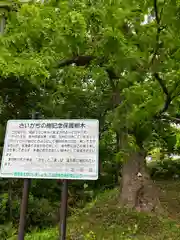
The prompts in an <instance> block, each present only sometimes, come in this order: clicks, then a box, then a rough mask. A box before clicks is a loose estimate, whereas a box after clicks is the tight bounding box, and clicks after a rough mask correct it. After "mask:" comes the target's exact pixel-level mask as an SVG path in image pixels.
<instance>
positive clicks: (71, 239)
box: [11, 181, 180, 240]
mask: <svg viewBox="0 0 180 240" xmlns="http://www.w3.org/2000/svg"><path fill="white" fill-rule="evenodd" d="M157 185H158V186H159V187H160V189H161V190H160V200H161V203H162V205H163V207H164V209H165V210H164V215H159V216H157V215H153V214H152V215H147V214H143V213H137V212H133V211H127V210H125V209H122V208H121V207H120V205H119V203H118V198H119V191H118V189H114V190H110V191H106V192H104V193H103V194H100V195H99V196H98V197H97V198H96V199H95V200H94V201H93V202H92V203H90V204H88V205H87V206H86V208H84V209H83V210H81V211H79V210H77V211H76V214H75V215H73V216H72V217H70V218H69V219H68V226H67V227H68V237H67V240H81V239H82V240H95V239H97V240H105V239H107V240H116V239H117V240H131V239H133V240H156V239H157V240H166V239H167V240H177V239H180V181H161V182H157ZM42 221H43V219H42ZM57 236H58V229H49V230H44V231H42V232H33V233H31V234H29V235H27V236H26V238H25V239H26V240H57ZM11 239H13V238H11ZM15 239H16V238H15Z"/></svg>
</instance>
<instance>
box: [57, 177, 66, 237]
mask: <svg viewBox="0 0 180 240" xmlns="http://www.w3.org/2000/svg"><path fill="white" fill-rule="evenodd" d="M67 208H68V180H66V179H65V180H63V185H62V195H61V211H60V227H59V230H60V232H59V235H60V240H65V239H66V225H67V223H66V219H67Z"/></svg>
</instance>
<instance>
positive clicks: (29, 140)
mask: <svg viewBox="0 0 180 240" xmlns="http://www.w3.org/2000/svg"><path fill="white" fill-rule="evenodd" d="M98 155H99V122H98V120H79V119H75V120H73V119H71V120H57V119H56V120H39V119H38V120H9V121H8V123H7V128H6V136H5V141H4V149H3V156H2V161H1V170H0V176H1V177H4V178H5V177H6V178H41V179H83V180H96V179H98V157H99V156H98Z"/></svg>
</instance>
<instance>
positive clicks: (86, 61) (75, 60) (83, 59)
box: [57, 55, 122, 108]
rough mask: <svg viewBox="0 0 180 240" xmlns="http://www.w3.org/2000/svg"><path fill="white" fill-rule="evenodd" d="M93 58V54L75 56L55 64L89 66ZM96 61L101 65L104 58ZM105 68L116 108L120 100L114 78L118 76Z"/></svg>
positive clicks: (60, 65)
mask: <svg viewBox="0 0 180 240" xmlns="http://www.w3.org/2000/svg"><path fill="white" fill-rule="evenodd" d="M95 59H96V58H95V57H94V56H90V55H82V56H76V57H72V58H70V59H66V60H63V61H60V62H59V63H58V65H57V66H58V67H65V66H70V65H73V64H75V65H76V66H89V65H90V64H91V62H92V61H93V60H95ZM98 62H99V66H101V67H103V62H104V59H99V60H98ZM105 70H106V73H107V75H108V77H109V82H110V86H111V88H112V91H113V105H114V108H116V107H117V106H118V105H119V104H120V103H121V101H122V100H121V98H120V94H119V90H118V87H117V85H116V84H115V82H114V80H115V79H119V77H118V76H117V75H116V73H115V72H114V71H113V70H112V69H110V68H106V69H105Z"/></svg>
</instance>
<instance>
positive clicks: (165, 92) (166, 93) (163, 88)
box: [154, 73, 172, 116]
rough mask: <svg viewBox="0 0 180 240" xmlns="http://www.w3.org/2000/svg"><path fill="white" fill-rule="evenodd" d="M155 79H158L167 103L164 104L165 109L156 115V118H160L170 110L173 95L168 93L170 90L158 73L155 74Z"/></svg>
mask: <svg viewBox="0 0 180 240" xmlns="http://www.w3.org/2000/svg"><path fill="white" fill-rule="evenodd" d="M154 77H155V78H156V80H157V81H158V83H159V85H160V87H161V89H162V90H163V93H164V95H165V103H164V106H163V108H162V109H161V110H160V111H159V113H158V114H156V116H157V115H158V116H160V115H161V114H162V113H164V112H166V111H167V110H168V108H169V105H170V104H171V101H172V97H171V93H170V92H168V89H167V87H166V85H165V84H164V82H163V80H162V78H161V77H160V76H159V74H158V73H154Z"/></svg>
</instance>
